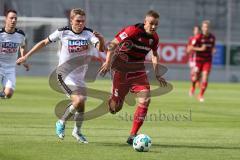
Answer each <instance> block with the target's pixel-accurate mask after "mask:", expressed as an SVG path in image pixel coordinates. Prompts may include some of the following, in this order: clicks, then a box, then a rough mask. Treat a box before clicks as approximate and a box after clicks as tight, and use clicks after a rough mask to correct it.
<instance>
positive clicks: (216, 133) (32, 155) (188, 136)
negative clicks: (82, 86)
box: [0, 77, 240, 160]
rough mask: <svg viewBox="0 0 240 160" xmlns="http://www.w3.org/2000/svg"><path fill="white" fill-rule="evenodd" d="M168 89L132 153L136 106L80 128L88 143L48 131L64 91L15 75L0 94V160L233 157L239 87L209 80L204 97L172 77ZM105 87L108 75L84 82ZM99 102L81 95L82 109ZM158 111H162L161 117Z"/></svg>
mask: <svg viewBox="0 0 240 160" xmlns="http://www.w3.org/2000/svg"><path fill="white" fill-rule="evenodd" d="M171 83H172V84H173V86H174V89H173V90H172V91H171V92H170V93H168V94H166V95H163V96H160V97H153V98H152V101H151V104H150V109H149V114H148V119H147V121H146V122H145V123H144V125H143V127H142V128H141V131H140V132H141V133H145V134H147V135H149V136H150V137H151V138H152V141H153V145H152V147H151V149H150V151H149V152H147V153H139V152H136V151H134V150H133V149H132V147H131V146H128V145H127V144H126V143H125V141H126V138H127V136H128V134H129V130H130V128H131V120H130V115H131V114H132V113H133V112H134V109H135V107H133V106H127V105H125V106H124V108H123V109H122V111H121V112H120V113H119V114H117V115H111V114H109V113H108V114H106V115H104V116H101V117H99V118H96V119H93V120H89V121H86V122H85V123H84V126H83V133H84V134H85V135H86V136H87V138H88V140H89V144H79V143H77V142H76V141H75V140H74V139H73V138H72V136H71V131H72V128H73V122H69V123H68V124H67V128H66V137H65V139H64V141H58V139H57V137H56V136H55V122H56V120H57V117H56V116H55V114H54V108H55V105H56V104H57V103H58V102H59V101H60V100H62V99H64V98H65V96H64V95H62V94H59V93H56V92H54V91H53V90H51V89H50V87H49V85H48V79H47V78H39V77H35V78H26V77H19V78H18V79H17V89H16V92H15V95H14V97H13V98H12V99H11V100H0V160H47V159H50V160H60V159H61V160H77V159H79V160H80V159H86V160H95V159H101V160H105V159H109V160H122V159H129V160H141V159H144V160H147V159H148V160H150V159H158V160H187V159H189V160H203V159H205V160H216V159H217V160H231V159H236V160H239V159H240V100H239V97H240V85H239V84H224V83H210V84H209V88H208V90H207V92H206V96H205V97H206V101H205V102H204V103H199V102H198V101H197V100H196V99H195V98H190V97H188V86H189V83H188V82H171ZM89 85H90V86H91V87H92V88H95V89H100V88H103V90H105V91H109V90H110V87H111V83H110V81H108V80H98V81H96V82H95V83H90V84H89ZM100 102H101V101H100V100H98V99H94V98H91V97H90V98H88V102H87V105H86V109H87V110H90V109H93V108H94V107H96V106H97V105H98V104H99V103H100ZM164 116H165V117H164Z"/></svg>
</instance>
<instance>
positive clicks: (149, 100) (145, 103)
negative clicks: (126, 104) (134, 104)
mask: <svg viewBox="0 0 240 160" xmlns="http://www.w3.org/2000/svg"><path fill="white" fill-rule="evenodd" d="M150 102H151V98H150V97H147V98H144V99H143V100H142V101H141V102H139V103H140V104H142V105H144V106H145V107H148V106H149V104H150Z"/></svg>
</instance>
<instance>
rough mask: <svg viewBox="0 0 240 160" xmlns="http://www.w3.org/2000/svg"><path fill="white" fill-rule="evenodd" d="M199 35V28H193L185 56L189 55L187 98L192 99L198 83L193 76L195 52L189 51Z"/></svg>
mask: <svg viewBox="0 0 240 160" xmlns="http://www.w3.org/2000/svg"><path fill="white" fill-rule="evenodd" d="M200 33H201V29H200V27H199V26H194V27H193V36H190V37H189V39H188V44H187V54H188V55H189V67H190V80H191V82H192V83H191V88H190V90H189V96H190V97H192V96H193V95H194V92H195V88H196V86H198V85H199V82H198V81H197V80H196V78H197V77H196V76H195V74H194V72H195V69H196V67H195V66H196V52H195V51H193V50H192V49H191V47H192V45H194V43H195V37H196V36H197V35H198V34H200Z"/></svg>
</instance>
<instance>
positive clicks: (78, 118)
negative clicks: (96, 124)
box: [73, 112, 84, 133]
mask: <svg viewBox="0 0 240 160" xmlns="http://www.w3.org/2000/svg"><path fill="white" fill-rule="evenodd" d="M83 115H84V113H79V112H76V113H75V115H74V120H75V124H74V128H73V132H74V133H81V127H82V124H83Z"/></svg>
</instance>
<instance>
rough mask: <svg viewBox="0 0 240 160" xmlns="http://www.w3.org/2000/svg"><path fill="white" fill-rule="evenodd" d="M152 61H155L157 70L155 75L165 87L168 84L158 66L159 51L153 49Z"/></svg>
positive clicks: (154, 64) (155, 69)
mask: <svg viewBox="0 0 240 160" xmlns="http://www.w3.org/2000/svg"><path fill="white" fill-rule="evenodd" d="M152 63H153V69H154V72H155V76H156V78H157V80H158V81H159V83H160V85H161V86H163V87H165V86H167V82H166V80H165V79H164V78H162V75H160V71H159V66H158V64H159V56H158V53H157V51H153V54H152Z"/></svg>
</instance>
